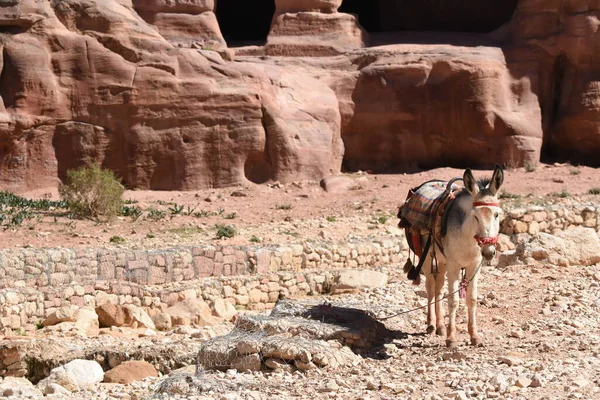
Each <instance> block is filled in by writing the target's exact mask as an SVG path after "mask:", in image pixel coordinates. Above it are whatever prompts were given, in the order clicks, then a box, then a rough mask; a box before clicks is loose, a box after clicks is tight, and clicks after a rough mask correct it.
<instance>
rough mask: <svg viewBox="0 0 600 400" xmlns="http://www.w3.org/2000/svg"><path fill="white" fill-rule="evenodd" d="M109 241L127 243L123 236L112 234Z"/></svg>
mask: <svg viewBox="0 0 600 400" xmlns="http://www.w3.org/2000/svg"><path fill="white" fill-rule="evenodd" d="M108 241H109V242H111V243H114V244H123V243H125V238H124V237H122V236H111V238H110V239H109V240H108Z"/></svg>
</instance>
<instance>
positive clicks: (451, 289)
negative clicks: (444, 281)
mask: <svg viewBox="0 0 600 400" xmlns="http://www.w3.org/2000/svg"><path fill="white" fill-rule="evenodd" d="M459 273H460V267H459V266H450V265H448V309H449V317H448V336H447V338H446V346H448V347H456V311H457V310H458V301H459V299H458V285H459V281H458V275H459Z"/></svg>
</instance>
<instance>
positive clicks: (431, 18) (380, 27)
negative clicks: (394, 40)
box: [339, 0, 519, 33]
mask: <svg viewBox="0 0 600 400" xmlns="http://www.w3.org/2000/svg"><path fill="white" fill-rule="evenodd" d="M518 1H519V0H489V1H482V0H370V1H366V0H344V1H343V3H342V6H341V7H340V9H339V11H340V12H344V13H349V14H356V15H358V19H359V22H360V24H361V25H362V27H363V28H365V30H366V31H367V32H396V31H452V32H468V33H488V32H491V31H493V30H495V29H498V28H499V27H500V26H502V25H503V24H504V23H506V22H508V21H509V20H510V19H511V17H512V15H513V13H514V11H515V9H516V7H517V3H518Z"/></svg>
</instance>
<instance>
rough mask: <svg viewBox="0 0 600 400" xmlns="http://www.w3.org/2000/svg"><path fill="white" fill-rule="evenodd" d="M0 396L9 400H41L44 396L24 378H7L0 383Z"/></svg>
mask: <svg viewBox="0 0 600 400" xmlns="http://www.w3.org/2000/svg"><path fill="white" fill-rule="evenodd" d="M0 396H1V397H9V398H11V399H26V398H41V397H43V396H44V394H43V393H42V392H41V391H40V390H39V389H38V388H36V387H34V386H33V384H32V383H31V382H29V381H28V380H27V379H25V378H15V377H12V376H7V377H6V378H4V380H3V381H1V382H0Z"/></svg>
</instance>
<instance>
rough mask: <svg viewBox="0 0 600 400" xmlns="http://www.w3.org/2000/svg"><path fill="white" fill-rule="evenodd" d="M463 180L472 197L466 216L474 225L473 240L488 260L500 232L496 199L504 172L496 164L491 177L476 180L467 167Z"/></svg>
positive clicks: (499, 210) (498, 208)
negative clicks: (468, 212) (471, 204)
mask: <svg viewBox="0 0 600 400" xmlns="http://www.w3.org/2000/svg"><path fill="white" fill-rule="evenodd" d="M463 182H464V185H465V188H466V189H467V191H468V192H469V193H470V194H471V197H472V198H473V207H472V208H471V210H470V215H468V216H467V218H468V219H471V220H472V221H471V222H472V223H473V224H474V226H475V227H476V228H475V232H476V233H475V240H476V241H477V243H478V244H479V247H481V255H482V256H483V257H484V258H485V259H486V260H488V261H489V260H491V259H492V258H494V256H495V255H496V243H498V235H499V233H500V216H501V214H502V209H501V208H500V202H499V201H498V191H499V190H500V187H501V186H502V183H503V182H504V172H503V171H502V168H500V166H498V165H496V168H495V169H494V174H493V175H492V178H491V179H489V178H487V179H480V180H478V181H476V180H475V178H474V177H473V172H471V170H470V169H467V170H466V171H465V173H464V175H463Z"/></svg>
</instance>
